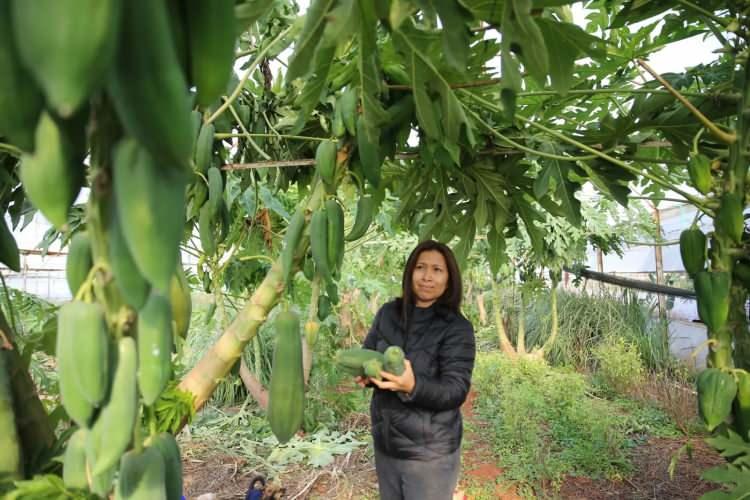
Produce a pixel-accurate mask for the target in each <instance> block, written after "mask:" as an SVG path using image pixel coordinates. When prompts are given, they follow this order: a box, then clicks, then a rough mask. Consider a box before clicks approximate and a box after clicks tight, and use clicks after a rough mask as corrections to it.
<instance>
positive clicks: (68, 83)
mask: <svg viewBox="0 0 750 500" xmlns="http://www.w3.org/2000/svg"><path fill="white" fill-rule="evenodd" d="M121 6H122V2H121V1H120V0H35V1H34V2H26V1H21V0H16V1H13V27H14V33H15V37H16V45H17V47H18V50H19V52H20V55H21V58H22V59H23V61H24V62H25V63H26V67H27V68H28V69H29V70H30V71H31V73H32V74H33V75H34V77H35V79H36V81H37V83H38V84H39V86H40V87H41V88H42V89H43V90H44V94H45V95H46V96H47V100H48V101H49V103H50V104H51V105H52V107H53V108H55V110H56V111H57V112H58V113H59V114H60V115H61V116H66V117H67V116H70V115H72V114H73V112H74V111H76V110H77V109H79V108H80V107H81V105H82V104H83V103H84V101H86V100H87V99H88V97H89V96H90V95H91V94H92V93H93V92H94V91H95V90H97V89H98V88H99V87H101V86H102V85H103V84H104V80H105V77H106V75H107V72H108V71H109V68H110V65H111V64H112V60H113V57H114V53H115V49H116V42H117V35H118V34H119V28H120V12H121ZM42 13H43V14H42Z"/></svg>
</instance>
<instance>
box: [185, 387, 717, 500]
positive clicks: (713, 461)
mask: <svg viewBox="0 0 750 500" xmlns="http://www.w3.org/2000/svg"><path fill="white" fill-rule="evenodd" d="M475 398H476V394H475V393H471V394H470V396H469V398H468V400H467V402H466V403H465V405H464V407H463V408H462V411H463V413H464V418H465V419H466V421H467V423H469V424H470V425H467V426H466V435H465V440H464V446H463V454H462V473H461V478H460V480H459V484H458V488H457V491H456V493H455V495H454V500H485V499H486V500H517V499H520V498H522V496H520V495H519V494H518V491H517V487H516V486H517V485H515V484H512V483H508V482H505V481H503V479H502V473H503V471H502V469H501V468H500V467H498V466H497V465H496V463H497V460H496V457H495V456H494V455H493V452H492V450H491V447H490V444H489V443H488V442H487V440H486V439H482V434H483V432H482V430H483V428H486V424H485V423H484V422H482V421H481V420H479V419H478V418H477V417H476V415H475V414H474V412H473V403H474V399H475ZM366 420H367V419H366V418H361V419H359V421H360V422H359V424H358V425H362V426H366V425H367V422H366ZM363 428H366V427H363ZM686 442H687V439H686V438H651V439H649V440H647V441H646V442H644V443H643V444H641V445H639V446H637V447H636V448H634V449H633V450H632V452H631V461H632V463H633V473H632V474H631V475H630V476H628V477H626V478H623V479H621V480H595V479H591V478H587V477H574V476H571V477H568V478H566V479H565V480H564V481H563V483H562V485H560V486H559V488H558V489H556V491H553V490H551V489H550V491H549V492H545V493H544V495H545V497H547V498H561V499H565V500H568V499H571V500H577V499H585V500H611V499H623V500H625V499H628V500H647V499H655V500H656V499H658V500H673V499H674V500H676V499H695V498H698V497H699V496H700V495H702V494H703V493H705V492H707V491H710V490H712V489H714V488H715V486H714V485H712V484H711V483H707V482H705V481H702V480H701V479H700V474H701V472H702V471H704V470H705V469H707V468H709V467H712V466H714V465H719V464H721V463H723V459H722V458H721V457H720V456H719V455H718V454H717V453H716V452H715V451H713V450H711V449H710V448H709V446H708V445H706V444H705V443H704V442H703V440H702V439H693V440H692V446H693V451H692V457H691V458H688V457H687V456H686V455H684V456H683V457H682V458H681V459H680V460H679V462H678V464H677V467H676V468H675V471H674V476H673V478H672V479H670V477H669V470H668V468H669V464H670V461H671V459H672V456H673V455H674V453H675V452H676V451H677V450H678V449H679V448H680V447H682V446H683V445H684V444H685V443H686ZM183 467H184V484H185V486H184V490H185V498H186V499H188V500H194V499H196V498H197V497H198V496H200V495H202V494H205V493H214V494H215V495H216V497H215V498H217V499H243V498H245V493H246V491H247V488H248V486H249V485H250V481H251V480H252V479H253V478H254V477H255V476H256V475H257V474H258V472H259V471H255V470H252V469H251V468H250V467H249V466H248V464H247V463H246V461H245V460H244V459H242V458H240V457H236V456H231V455H227V454H224V453H217V452H215V451H212V450H211V449H210V447H209V446H207V445H205V444H198V443H189V444H188V445H183ZM260 472H262V471H260ZM264 498H284V499H326V500H328V499H377V498H378V496H377V477H376V475H375V466H374V462H373V460H372V456H371V452H370V451H368V450H367V449H359V450H357V451H355V452H352V453H350V454H348V455H344V456H338V457H336V460H335V461H334V462H333V463H332V464H330V465H329V466H328V467H325V468H319V469H315V468H311V467H292V468H290V469H288V470H287V471H286V472H284V473H283V474H281V475H279V476H278V477H274V478H271V481H270V482H269V484H268V485H267V488H266V496H264Z"/></svg>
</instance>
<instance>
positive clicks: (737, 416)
mask: <svg viewBox="0 0 750 500" xmlns="http://www.w3.org/2000/svg"><path fill="white" fill-rule="evenodd" d="M696 385H697V388H698V412H699V414H700V416H701V419H702V420H703V423H704V424H705V425H706V428H707V429H708V430H709V431H713V430H714V429H716V428H717V427H719V426H721V425H729V426H730V427H731V428H732V429H733V430H734V431H735V432H737V433H738V434H739V435H740V436H742V439H744V440H745V441H747V440H748V439H750V373H748V372H747V371H745V370H743V369H738V368H736V369H731V370H727V369H720V368H707V369H705V370H703V371H702V372H701V373H700V375H698V378H697V380H696ZM730 416H732V418H730Z"/></svg>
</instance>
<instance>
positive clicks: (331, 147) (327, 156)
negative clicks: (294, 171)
mask: <svg viewBox="0 0 750 500" xmlns="http://www.w3.org/2000/svg"><path fill="white" fill-rule="evenodd" d="M315 170H316V171H317V172H318V175H319V176H320V178H321V180H322V181H323V182H324V183H325V184H326V185H328V186H332V185H333V183H334V182H335V178H336V143H335V142H333V141H321V143H320V144H318V149H317V150H316V151H315Z"/></svg>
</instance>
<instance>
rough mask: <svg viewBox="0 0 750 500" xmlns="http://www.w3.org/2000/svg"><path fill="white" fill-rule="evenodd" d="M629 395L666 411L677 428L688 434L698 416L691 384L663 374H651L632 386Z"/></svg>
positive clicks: (696, 403) (694, 393)
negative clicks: (635, 385)
mask: <svg viewBox="0 0 750 500" xmlns="http://www.w3.org/2000/svg"><path fill="white" fill-rule="evenodd" d="M630 395H631V396H632V397H633V398H635V399H640V400H642V401H646V402H649V403H651V404H653V405H655V406H656V407H658V408H659V409H661V410H662V411H663V412H664V413H666V414H667V415H668V416H669V417H670V418H671V419H672V421H674V423H675V425H676V426H677V428H678V429H680V430H681V431H682V432H683V433H684V434H685V435H690V434H691V432H690V429H691V428H692V427H693V426H694V424H695V422H696V421H697V418H698V411H697V409H698V399H697V397H698V396H697V394H696V392H695V389H694V388H693V386H692V384H689V383H687V382H686V381H684V380H679V379H677V380H675V379H673V378H670V377H667V376H666V375H664V374H658V375H651V376H650V377H647V378H646V379H645V380H644V381H643V382H642V383H641V384H640V385H638V386H637V387H634V388H633V389H632V391H631V393H630Z"/></svg>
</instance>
